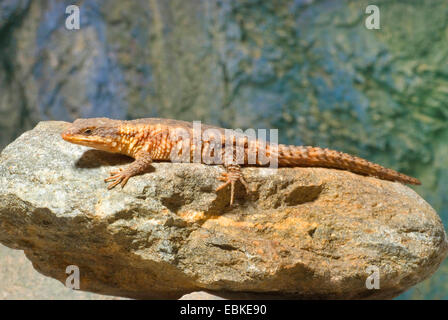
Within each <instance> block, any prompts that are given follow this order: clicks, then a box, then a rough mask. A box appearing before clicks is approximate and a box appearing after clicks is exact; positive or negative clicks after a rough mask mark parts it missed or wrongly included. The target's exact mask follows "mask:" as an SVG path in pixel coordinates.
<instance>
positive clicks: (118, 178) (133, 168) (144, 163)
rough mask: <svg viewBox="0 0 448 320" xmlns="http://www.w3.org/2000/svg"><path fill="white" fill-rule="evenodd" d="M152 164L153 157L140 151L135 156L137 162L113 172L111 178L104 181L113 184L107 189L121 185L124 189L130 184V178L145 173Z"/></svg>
mask: <svg viewBox="0 0 448 320" xmlns="http://www.w3.org/2000/svg"><path fill="white" fill-rule="evenodd" d="M151 163H152V159H151V156H150V155H149V153H147V152H142V151H140V152H139V153H137V155H136V156H135V161H134V162H132V163H131V164H130V165H129V166H127V167H126V168H124V169H123V168H120V169H118V170H112V171H111V172H110V177H108V178H106V179H104V182H111V183H110V184H109V185H108V186H107V188H108V189H109V190H110V189H112V188H113V187H115V186H116V185H117V184H120V185H121V187H122V188H123V187H124V186H125V185H126V183H127V182H128V180H129V178H130V177H132V176H135V175H138V174H140V173H143V172H145V171H146V170H147V169H148V168H149V167H150V166H151Z"/></svg>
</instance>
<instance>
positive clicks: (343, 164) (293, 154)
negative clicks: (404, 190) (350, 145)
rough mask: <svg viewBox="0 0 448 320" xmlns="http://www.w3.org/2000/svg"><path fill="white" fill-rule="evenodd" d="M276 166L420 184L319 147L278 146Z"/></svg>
mask: <svg viewBox="0 0 448 320" xmlns="http://www.w3.org/2000/svg"><path fill="white" fill-rule="evenodd" d="M278 164H279V166H280V167H295V166H307V167H308V166H310V167H326V168H336V169H343V170H348V171H351V172H354V173H359V174H364V175H370V176H375V177H378V178H380V179H384V180H391V181H399V182H402V183H407V184H421V182H420V181H419V180H418V179H416V178H413V177H409V176H407V175H405V174H402V173H399V172H397V171H394V170H392V169H388V168H385V167H382V166H380V165H379V164H376V163H372V162H369V161H367V160H365V159H362V158H358V157H354V156H352V155H349V154H347V153H343V152H339V151H335V150H329V149H326V148H325V149H324V148H319V147H308V146H286V145H278Z"/></svg>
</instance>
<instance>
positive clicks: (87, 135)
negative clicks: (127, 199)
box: [62, 118, 420, 204]
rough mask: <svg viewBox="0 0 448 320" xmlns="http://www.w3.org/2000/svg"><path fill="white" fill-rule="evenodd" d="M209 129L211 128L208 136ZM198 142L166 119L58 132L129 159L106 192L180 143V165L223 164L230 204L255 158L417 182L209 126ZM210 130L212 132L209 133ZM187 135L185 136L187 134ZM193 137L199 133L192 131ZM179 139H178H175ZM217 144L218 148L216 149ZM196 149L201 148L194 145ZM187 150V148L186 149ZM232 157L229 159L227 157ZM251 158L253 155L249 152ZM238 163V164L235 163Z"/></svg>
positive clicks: (345, 158) (76, 125)
mask: <svg viewBox="0 0 448 320" xmlns="http://www.w3.org/2000/svg"><path fill="white" fill-rule="evenodd" d="M207 129H212V130H214V131H212V134H209V135H208V136H207V135H206V134H204V133H206V130H207ZM201 131H202V132H201V134H203V135H204V136H203V137H202V142H201V143H200V144H198V143H195V142H194V137H195V136H194V134H195V133H194V131H193V125H192V123H191V122H185V121H177V120H170V119H159V118H147V119H139V120H132V121H122V120H112V119H107V118H92V119H78V120H76V121H74V122H73V124H71V126H70V127H69V128H68V129H67V130H65V131H64V132H63V133H62V138H63V139H64V140H66V141H68V142H71V143H76V144H80V145H85V146H89V147H93V148H95V149H99V150H104V151H108V152H113V153H121V154H125V155H127V156H130V157H133V158H134V159H135V161H134V162H133V163H131V164H130V165H129V166H128V167H127V168H125V169H120V170H118V171H111V176H110V177H108V178H106V179H105V181H106V182H111V183H110V184H109V186H108V188H109V189H111V188H113V187H115V186H116V185H117V184H121V186H122V187H124V185H125V184H126V183H127V181H128V180H129V178H130V177H132V176H134V175H137V174H140V173H143V172H145V171H146V170H147V169H148V167H149V166H150V165H151V162H152V161H153V160H157V161H170V160H171V159H172V158H171V156H172V154H173V153H176V154H177V153H180V151H179V150H181V149H176V148H178V147H179V146H180V144H181V143H182V144H183V146H184V149H182V150H189V152H188V153H185V154H186V155H185V154H184V156H185V158H183V161H187V162H201V163H205V164H223V165H224V166H225V167H226V169H227V170H226V172H224V173H223V174H222V176H221V177H220V178H219V180H221V181H223V182H224V183H223V184H222V185H221V186H219V187H218V188H217V189H216V191H219V190H221V189H223V188H224V187H226V186H227V185H230V186H231V198H230V204H233V199H234V187H235V183H236V182H237V181H240V182H241V183H242V184H243V185H244V187H245V188H246V190H248V185H247V183H246V181H245V180H244V178H243V176H242V173H241V170H240V166H239V165H240V164H241V165H243V166H263V165H265V164H266V163H263V162H260V160H259V157H258V156H259V155H261V154H265V155H266V156H267V157H276V158H277V159H278V166H279V167H299V166H300V167H326V168H335V169H342V170H348V171H351V172H354V173H359V174H363V175H370V176H375V177H377V178H380V179H384V180H391V181H398V182H402V183H409V184H420V181H419V180H418V179H415V178H412V177H409V176H406V175H404V174H402V173H399V172H397V171H394V170H392V169H387V168H384V167H382V166H380V165H378V164H375V163H372V162H369V161H367V160H365V159H362V158H358V157H354V156H351V155H349V154H346V153H342V152H339V151H334V150H329V149H323V148H318V147H308V146H286V145H282V144H279V145H278V146H277V145H273V144H269V143H263V142H262V141H259V140H251V139H249V138H248V137H247V136H246V135H243V134H241V133H236V132H233V133H232V134H230V135H226V134H225V129H222V128H218V127H212V126H207V125H202V126H201ZM208 132H211V131H208ZM185 134H187V136H188V137H186V136H185ZM196 134H197V133H196ZM180 135H181V136H182V139H180V138H179V136H180ZM217 144H218V145H219V147H220V148H216V146H217ZM225 145H227V146H233V148H232V149H231V150H232V152H231V153H230V152H227V153H226V152H225V150H226V148H225ZM236 145H239V146H242V147H241V149H240V150H242V153H241V154H242V157H241V158H237V148H236V147H235V146H236ZM196 146H199V147H196ZM185 147H188V148H189V149H185ZM250 151H255V155H256V157H255V159H256V162H255V163H254V162H253V161H252V162H251V161H250V160H249V154H250ZM218 152H221V159H222V162H218V163H217V162H213V161H211V159H210V158H213V157H214V156H217V155H219V153H218ZM228 154H231V155H230V156H227V155H228ZM252 154H253V153H252ZM237 159H241V162H239V161H237Z"/></svg>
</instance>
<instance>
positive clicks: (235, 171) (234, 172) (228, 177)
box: [215, 164, 249, 205]
mask: <svg viewBox="0 0 448 320" xmlns="http://www.w3.org/2000/svg"><path fill="white" fill-rule="evenodd" d="M218 180H220V181H223V182H224V183H223V184H221V185H220V186H219V187H218V188H216V190H215V191H216V192H218V191H219V190H222V189H224V188H225V187H227V186H228V185H229V184H230V205H233V200H234V196H235V183H236V182H237V181H239V182H241V184H242V185H243V186H244V188H246V192H247V193H249V186H248V185H247V182H246V180H244V177H243V173H242V172H241V168H240V166H238V165H234V164H231V165H228V166H226V172H223V173H222V174H221V176H220V177H219V178H218Z"/></svg>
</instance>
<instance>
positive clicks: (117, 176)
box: [104, 168, 133, 190]
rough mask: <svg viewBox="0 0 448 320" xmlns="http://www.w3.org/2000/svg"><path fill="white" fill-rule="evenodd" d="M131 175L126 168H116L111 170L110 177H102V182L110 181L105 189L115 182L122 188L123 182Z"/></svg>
mask: <svg viewBox="0 0 448 320" xmlns="http://www.w3.org/2000/svg"><path fill="white" fill-rule="evenodd" d="M132 176H133V175H132V174H130V173H129V172H128V171H127V170H123V169H122V168H119V169H118V170H111V171H110V177H108V178H106V179H104V182H112V183H110V184H109V185H108V186H107V189H109V190H110V189H112V188H114V187H115V186H116V185H117V184H120V185H121V187H122V188H123V187H124V186H125V184H126V183H127V182H128V180H129V178H130V177H132Z"/></svg>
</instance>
